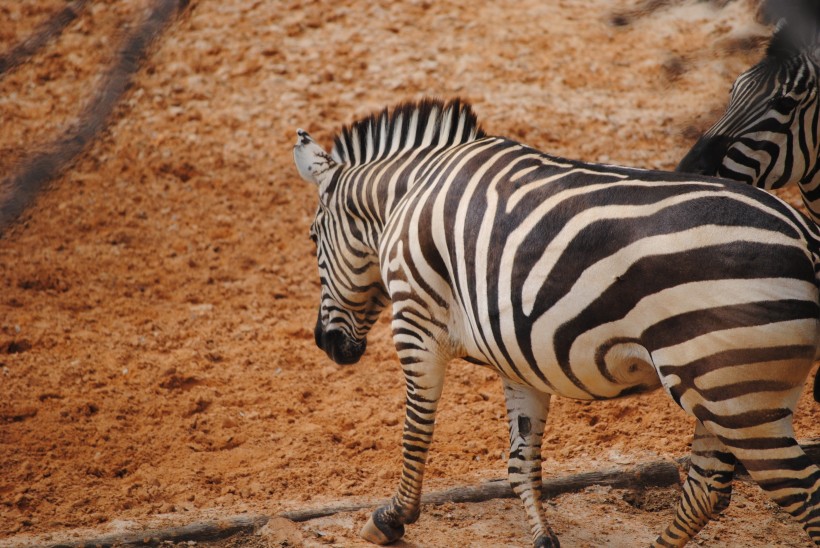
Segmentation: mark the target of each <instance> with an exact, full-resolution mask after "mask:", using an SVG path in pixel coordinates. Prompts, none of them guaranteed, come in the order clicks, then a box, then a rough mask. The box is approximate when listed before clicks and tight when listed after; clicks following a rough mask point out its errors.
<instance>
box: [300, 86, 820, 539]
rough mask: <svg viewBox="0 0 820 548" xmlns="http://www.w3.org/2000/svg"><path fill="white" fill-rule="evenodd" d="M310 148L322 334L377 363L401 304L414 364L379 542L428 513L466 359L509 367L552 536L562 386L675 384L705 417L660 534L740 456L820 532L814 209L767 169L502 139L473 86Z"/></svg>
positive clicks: (303, 149) (506, 380)
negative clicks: (548, 504) (551, 442)
mask: <svg viewBox="0 0 820 548" xmlns="http://www.w3.org/2000/svg"><path fill="white" fill-rule="evenodd" d="M294 156H295V160H296V164H297V167H298V168H299V171H300V173H301V174H302V176H303V177H304V178H305V179H307V180H309V181H312V182H313V183H315V184H316V185H317V186H318V190H319V202H320V205H319V208H318V210H317V216H316V219H315V220H314V223H313V225H312V227H311V237H312V238H313V239H314V241H315V242H316V245H317V258H318V263H319V270H320V276H321V279H322V301H321V305H320V309H319V315H318V318H317V326H316V341H317V344H318V345H319V346H320V348H322V349H323V350H325V351H326V352H327V353H328V355H329V356H330V357H331V358H333V359H334V360H336V361H337V362H339V363H352V362H355V361H356V360H358V359H359V357H360V356H361V355H362V354H363V353H364V350H365V339H366V334H367V330H368V329H369V327H370V326H371V325H372V324H373V322H374V321H375V319H376V318H377V317H378V314H379V313H380V311H381V309H382V308H383V307H384V306H386V305H387V304H388V302H389V303H392V327H393V337H394V342H395V345H396V349H397V351H398V356H399V359H400V361H401V364H402V368H403V371H404V374H405V378H406V381H407V415H406V420H405V426H404V437H403V456H404V470H403V473H402V479H401V482H400V485H399V488H398V491H397V494H396V496H395V497H394V499H393V501H392V502H391V503H390V504H389V505H387V506H385V507H382V508H379V509H378V510H376V512H374V514H373V516H372V517H371V520H370V522H368V524H367V525H366V526H365V528H364V529H363V532H362V534H363V536H364V537H365V538H367V539H368V540H371V541H373V542H378V543H386V542H391V541H393V540H395V539H396V538H398V537H400V536H401V535H402V534H403V532H404V525H405V524H407V523H412V522H413V521H414V520H415V519H416V518H417V516H418V512H419V498H420V493H421V481H422V477H423V472H424V462H425V459H426V454H427V449H428V447H429V443H430V441H431V439H432V432H433V427H434V423H435V411H436V406H437V403H438V400H439V397H440V395H441V389H442V386H443V379H444V372H445V369H446V364H447V362H448V361H449V360H451V359H453V358H465V359H468V360H470V361H473V362H476V363H481V364H486V365H489V366H491V367H493V368H494V369H496V370H497V371H498V372H499V374H500V376H501V378H502V381H503V384H504V389H505V396H506V399H507V409H508V415H509V419H510V431H511V449H510V461H509V463H510V469H509V473H510V481H511V483H512V485H513V488H514V490H515V491H516V493H518V494H519V496H520V497H521V498H522V500H523V501H524V504H525V508H526V509H527V514H528V517H529V521H530V525H531V530H532V535H533V542H534V545H535V546H557V545H558V539H557V537H556V536H555V535H554V534H553V533H552V532H551V531H550V529H549V527H548V524H547V521H546V519H545V517H544V515H543V511H542V508H541V504H540V496H539V495H540V489H541V483H540V482H541V478H540V445H541V438H542V434H543V429H544V424H545V421H546V415H547V408H548V405H549V400H550V397H551V396H552V395H558V396H564V397H571V398H578V399H587V400H593V399H609V398H615V397H621V396H625V395H628V394H633V393H638V392H643V391H647V390H651V389H654V388H657V387H659V386H663V387H664V390H666V392H667V393H669V395H670V396H671V397H672V398H673V399H674V400H675V401H676V402H677V403H678V404H679V405H680V406H681V407H682V408H683V409H684V410H685V411H686V412H687V413H689V414H690V415H692V416H694V417H695V418H696V419H697V420H698V426H697V428H696V432H695V435H696V437H695V443H694V444H693V456H692V459H693V466H692V469H691V470H690V475H689V478H688V480H687V482H686V484H685V486H684V495H683V497H682V499H681V503H680V505H679V509H678V513H677V516H676V518H675V521H674V523H672V524H671V525H670V526H669V527H668V528H667V530H666V531H665V532H664V533H663V534H662V535H661V536H660V537H659V538H658V539H657V541H656V543H657V545H680V544H682V543H685V542H686V541H687V540H688V539H689V538H691V537H692V536H694V535H695V534H697V531H698V530H699V529H700V528H701V527H702V526H703V525H704V524H705V523H706V522H707V521H708V520H709V518H710V517H711V516H713V515H714V514H716V513H718V512H719V511H720V510H721V509H722V508H723V507H725V505H726V504H728V497H729V494H730V492H731V476H732V471H733V469H734V463H735V460H736V459H740V460H741V461H742V462H743V463H744V465H746V467H747V469H749V470H750V471H751V473H752V475H753V477H755V479H756V480H757V481H758V482H759V483H760V484H761V485H762V486H763V487H764V489H767V490H768V491H769V492H770V494H771V495H772V497H773V498H774V499H775V500H776V501H778V502H779V503H780V504H781V505H782V506H783V507H784V508H786V509H787V510H788V511H789V512H791V513H792V514H793V515H794V516H795V517H796V519H798V520H799V521H800V522H801V523H803V525H804V527H806V529H807V531H808V532H809V534H810V535H811V536H812V538H813V539H814V540H815V542H818V543H820V500H818V499H819V498H820V469H818V468H817V467H816V466H814V465H813V464H812V463H811V462H810V461H809V460H808V459H807V457H806V456H805V454H803V452H802V450H801V449H800V448H799V446H798V445H797V444H796V442H795V441H794V434H793V431H792V430H791V419H792V412H793V409H794V406H795V405H796V401H797V399H798V397H799V394H800V392H801V390H802V388H803V385H804V381H805V379H806V376H807V374H808V372H809V370H810V369H811V367H812V362H813V358H814V356H815V353H816V348H817V345H818V336H820V330H819V329H818V328H819V327H820V325H819V324H818V312H819V310H818V284H817V276H816V271H817V264H818V245H817V242H818V234H817V229H816V227H815V226H814V225H813V223H810V222H807V221H806V219H805V218H803V217H802V216H801V215H800V214H799V213H797V212H795V211H794V210H793V209H792V208H790V207H789V206H788V205H786V204H785V203H783V202H782V201H780V200H779V199H777V198H776V197H773V196H771V195H769V194H767V193H765V192H762V191H760V190H758V189H755V188H752V187H748V186H745V185H741V184H737V183H733V182H727V181H722V180H718V179H709V178H703V177H701V178H698V177H692V176H686V175H681V174H671V173H663V172H652V171H643V170H637V169H627V168H620V167H614V166H601V165H593V164H584V163H580V162H576V161H571V160H565V159H562V158H556V157H553V156H549V155H546V154H544V153H542V152H539V151H537V150H534V149H532V148H529V147H527V146H525V145H522V144H520V143H516V142H514V141H510V140H508V139H504V138H500V137H488V136H486V135H484V133H483V132H482V131H481V130H480V128H479V127H478V125H477V122H476V120H475V116H474V114H473V113H472V110H471V109H470V107H469V106H468V105H464V104H463V103H460V102H457V101H456V102H452V103H448V104H444V103H441V102H436V101H423V102H421V103H418V104H407V105H403V106H400V107H398V108H396V109H394V110H393V111H392V112H390V111H387V110H385V111H384V112H382V113H381V114H379V115H377V116H371V117H368V118H365V119H363V120H361V121H359V122H356V123H354V124H352V125H351V126H349V127H347V128H345V129H344V130H343V131H342V132H341V133H340V135H339V136H338V137H337V139H336V144H335V146H334V149H333V152H332V153H331V154H327V153H325V152H324V151H323V150H322V149H321V147H319V146H318V144H316V143H315V142H314V141H313V140H312V139H311V138H310V137H309V136H308V135H307V134H306V133H304V132H301V131H300V133H299V140H298V142H297V145H296V147H295V148H294Z"/></svg>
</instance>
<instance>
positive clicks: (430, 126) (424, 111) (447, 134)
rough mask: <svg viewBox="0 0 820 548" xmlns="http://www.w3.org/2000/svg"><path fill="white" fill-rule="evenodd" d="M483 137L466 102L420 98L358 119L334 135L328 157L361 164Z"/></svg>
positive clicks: (339, 161) (341, 161)
mask: <svg viewBox="0 0 820 548" xmlns="http://www.w3.org/2000/svg"><path fill="white" fill-rule="evenodd" d="M484 136H485V133H484V131H483V130H482V129H481V128H480V127H479V125H478V120H477V118H476V115H475V113H474V112H473V108H472V106H470V104H469V103H467V102H465V101H462V100H460V99H453V100H451V101H448V102H446V103H445V102H444V101H441V100H439V99H422V100H421V101H419V102H416V103H402V104H400V105H398V106H396V107H394V108H393V109H392V112H391V111H390V110H389V109H387V108H385V109H384V110H382V111H381V112H380V113H378V114H371V115H370V116H368V117H366V118H363V119H361V120H357V121H356V122H353V123H352V124H350V125H349V126H345V127H344V128H342V131H341V132H340V133H339V134H337V135H336V137H335V139H334V143H333V151H332V153H331V156H332V157H333V159H334V160H335V161H336V162H338V163H343V164H348V165H361V164H366V163H368V162H372V161H374V160H379V159H382V158H387V157H389V156H393V155H394V154H397V153H399V152H401V151H403V150H407V149H411V148H425V147H428V146H434V145H435V146H440V147H444V146H451V145H457V144H461V143H468V142H470V141H474V140H476V139H480V138H482V137H484Z"/></svg>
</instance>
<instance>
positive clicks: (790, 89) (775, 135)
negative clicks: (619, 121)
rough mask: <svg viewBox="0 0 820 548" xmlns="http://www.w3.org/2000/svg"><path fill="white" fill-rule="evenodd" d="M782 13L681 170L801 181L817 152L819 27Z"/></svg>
mask: <svg viewBox="0 0 820 548" xmlns="http://www.w3.org/2000/svg"><path fill="white" fill-rule="evenodd" d="M796 27H798V25H796V24H787V23H786V22H785V20H781V22H780V24H778V26H777V29H776V30H775V33H774V35H773V36H772V38H771V41H770V43H769V46H768V49H767V51H766V56H765V57H764V58H763V60H762V61H760V63H758V64H757V65H755V66H753V67H752V68H750V69H749V70H747V71H746V72H744V73H743V74H741V75H740V76H739V77H738V79H737V80H736V81H735V83H734V85H733V86H732V91H731V95H730V99H729V105H728V107H727V108H726V112H725V113H724V114H723V116H722V117H721V118H720V119H719V120H718V121H717V123H715V125H714V126H712V127H711V128H710V129H709V130H708V131H707V132H706V133H705V134H704V135H703V136H702V137H701V138H700V140H698V142H697V143H695V146H694V147H692V149H691V150H690V151H689V152H688V153H687V154H686V156H685V157H684V158H683V160H682V161H681V162H680V164H679V165H678V167H677V168H676V170H677V171H680V172H684V173H699V174H703V175H715V176H719V177H725V178H727V179H734V180H738V181H743V182H746V183H748V184H752V185H754V186H758V187H763V188H778V187H781V186H783V185H785V184H787V183H790V182H800V181H802V180H804V179H805V178H806V177H807V175H808V174H809V173H811V172H812V170H813V169H814V167H815V164H816V163H817V157H818V153H820V136H819V135H818V111H819V110H820V109H819V108H818V100H819V99H818V69H820V67H818V54H817V51H818V50H817V48H818V45H820V44H818V41H817V31H816V30H814V29H812V30H810V31H809V30H807V28H805V27H806V26H805V25H801V26H800V30H799V31H798V30H797V28H796Z"/></svg>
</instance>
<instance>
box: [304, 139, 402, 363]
mask: <svg viewBox="0 0 820 548" xmlns="http://www.w3.org/2000/svg"><path fill="white" fill-rule="evenodd" d="M297 136H298V137H297V141H296V145H295V146H294V147H293V159H294V162H295V163H296V168H297V169H298V171H299V174H300V175H301V176H302V178H303V179H305V180H306V181H308V182H311V183H313V184H315V185H317V187H318V189H319V207H318V209H317V211H316V217H315V219H314V220H313V224H312V225H311V227H310V239H311V240H312V241H313V243H314V244H315V245H316V258H317V260H318V263H319V277H320V280H321V284H322V298H321V303H320V305H319V314H318V318H317V320H316V328H315V330H314V337H315V339H316V345H317V346H318V347H319V348H321V349H322V350H324V351H325V352H326V353H327V355H328V356H329V357H330V358H331V359H332V360H333V361H335V362H336V363H338V364H342V365H344V364H352V363H356V362H357V361H358V360H359V358H360V357H361V356H362V354H364V351H365V348H366V347H367V333H368V331H369V330H370V328H371V327H372V326H373V323H375V321H376V319H378V317H379V313H380V312H381V311H382V309H383V308H384V307H385V305H386V302H387V301H386V297H385V290H384V286H383V285H382V282H381V274H380V271H379V263H378V256H377V255H376V251H375V250H374V249H373V248H372V247H371V246H370V245H368V244H367V243H365V242H364V241H363V240H362V238H361V236H362V233H363V230H362V225H361V218H360V217H359V216H357V215H355V213H354V212H353V211H352V204H351V200H349V199H348V196H343V195H341V194H342V193H341V192H340V191H339V188H340V186H345V185H340V184H339V182H340V179H341V178H342V175H343V172H344V168H345V164H343V163H340V162H339V161H337V159H334V157H332V156H331V155H330V154H328V153H327V152H325V151H324V150H323V149H322V147H320V146H319V145H318V144H317V143H316V141H314V140H313V139H312V138H311V137H310V135H308V134H307V132H305V131H303V130H301V129H300V130H298V131H297Z"/></svg>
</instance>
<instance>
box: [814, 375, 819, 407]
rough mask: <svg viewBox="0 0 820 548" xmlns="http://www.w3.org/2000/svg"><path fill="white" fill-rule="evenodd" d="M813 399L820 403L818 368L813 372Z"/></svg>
mask: <svg viewBox="0 0 820 548" xmlns="http://www.w3.org/2000/svg"><path fill="white" fill-rule="evenodd" d="M814 401H816V402H817V403H820V369H818V370H817V372H816V373H815V374H814Z"/></svg>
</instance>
